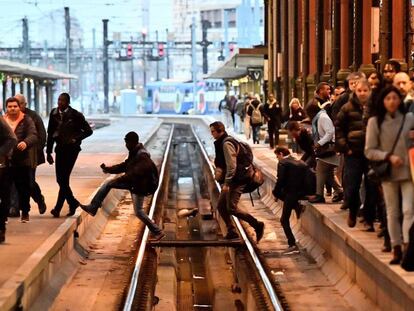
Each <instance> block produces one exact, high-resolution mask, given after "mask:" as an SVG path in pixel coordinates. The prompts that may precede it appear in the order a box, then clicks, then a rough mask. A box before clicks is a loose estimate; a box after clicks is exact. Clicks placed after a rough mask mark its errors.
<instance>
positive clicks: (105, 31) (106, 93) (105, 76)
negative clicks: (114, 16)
mask: <svg viewBox="0 0 414 311" xmlns="http://www.w3.org/2000/svg"><path fill="white" fill-rule="evenodd" d="M102 22H103V83H104V85H103V86H104V113H109V101H108V96H109V65H108V20H107V19H103V20H102Z"/></svg>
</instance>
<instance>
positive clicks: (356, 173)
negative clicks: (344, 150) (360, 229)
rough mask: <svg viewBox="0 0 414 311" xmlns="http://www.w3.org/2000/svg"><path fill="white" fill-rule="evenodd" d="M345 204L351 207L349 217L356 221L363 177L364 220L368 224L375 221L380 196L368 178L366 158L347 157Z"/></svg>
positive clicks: (345, 166)
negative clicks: (377, 201) (364, 193)
mask: <svg viewBox="0 0 414 311" xmlns="http://www.w3.org/2000/svg"><path fill="white" fill-rule="evenodd" d="M344 160H345V161H344V176H343V177H344V183H345V185H346V187H345V204H346V205H347V206H348V207H349V215H350V217H351V218H353V219H356V217H357V214H358V210H359V207H360V204H361V202H360V196H359V188H360V186H361V181H362V176H364V183H365V192H366V195H365V202H364V209H363V211H364V219H365V221H366V222H367V224H369V225H371V224H373V222H374V220H375V211H376V198H375V196H376V195H378V191H377V188H376V187H375V184H374V183H373V182H372V181H371V180H370V179H369V178H368V176H367V174H368V170H369V167H368V160H367V159H366V158H365V157H364V156H353V155H350V156H345V159H344Z"/></svg>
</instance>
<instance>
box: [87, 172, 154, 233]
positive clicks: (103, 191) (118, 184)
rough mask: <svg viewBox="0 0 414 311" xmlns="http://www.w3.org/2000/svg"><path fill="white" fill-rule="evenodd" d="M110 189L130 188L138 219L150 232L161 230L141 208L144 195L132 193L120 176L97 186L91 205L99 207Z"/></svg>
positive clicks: (128, 185)
mask: <svg viewBox="0 0 414 311" xmlns="http://www.w3.org/2000/svg"><path fill="white" fill-rule="evenodd" d="M111 189H124V190H130V193H131V197H132V203H133V205H134V212H135V215H136V216H137V217H138V219H139V220H141V221H142V222H143V223H144V224H145V225H146V226H147V227H148V229H149V230H150V231H151V232H152V233H155V234H157V233H159V232H161V229H160V228H159V227H158V226H157V225H156V224H155V223H154V222H153V221H152V220H151V219H150V218H149V217H148V215H147V214H146V213H145V211H144V209H143V208H142V205H143V203H144V198H145V196H143V195H139V194H136V193H132V192H131V185H130V184H129V183H126V182H124V181H122V180H120V178H115V179H112V180H110V181H107V182H106V183H104V184H103V185H102V186H101V187H100V188H99V190H98V192H96V194H95V196H94V197H93V199H92V202H91V206H92V207H94V208H99V207H101V206H102V202H103V200H104V199H105V197H106V196H107V195H108V193H109V191H111Z"/></svg>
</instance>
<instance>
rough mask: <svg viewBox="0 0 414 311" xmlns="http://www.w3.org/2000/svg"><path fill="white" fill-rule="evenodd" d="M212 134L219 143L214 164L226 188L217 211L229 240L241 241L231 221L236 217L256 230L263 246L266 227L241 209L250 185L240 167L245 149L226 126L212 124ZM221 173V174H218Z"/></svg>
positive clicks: (218, 176) (215, 145)
mask: <svg viewBox="0 0 414 311" xmlns="http://www.w3.org/2000/svg"><path fill="white" fill-rule="evenodd" d="M210 132H211V135H212V136H213V138H214V139H215V142H214V147H215V151H216V158H215V160H214V164H215V166H216V180H217V181H218V182H219V183H220V184H222V188H221V193H220V196H219V199H218V203H217V209H218V211H219V212H220V215H221V217H222V218H223V221H224V223H225V224H226V226H227V235H226V236H225V239H235V238H238V234H237V233H236V230H235V228H234V225H233V223H232V221H231V218H230V216H231V215H233V216H235V217H237V218H240V219H242V220H244V221H246V222H247V223H248V224H249V225H250V226H252V227H253V228H254V230H255V231H256V241H257V242H259V241H260V239H261V238H262V237H263V232H264V223H263V222H261V221H258V220H257V219H256V218H254V217H253V216H252V215H250V214H248V213H246V212H244V211H242V210H241V209H240V208H238V206H237V205H238V203H239V200H240V196H241V194H242V193H243V190H244V188H245V187H246V183H245V182H244V181H243V176H244V174H243V172H244V171H245V169H246V168H244V167H242V165H240V163H241V162H242V160H243V159H241V158H240V157H238V155H237V153H238V150H240V149H239V148H241V147H240V146H239V144H238V142H237V141H236V140H235V139H234V138H233V137H231V136H229V135H228V134H227V133H226V131H225V128H224V124H223V123H222V122H219V121H217V122H213V123H211V124H210ZM218 171H220V172H221V173H220V174H218V173H217V172H218Z"/></svg>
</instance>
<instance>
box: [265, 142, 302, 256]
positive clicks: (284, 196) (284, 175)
mask: <svg viewBox="0 0 414 311" xmlns="http://www.w3.org/2000/svg"><path fill="white" fill-rule="evenodd" d="M275 154H276V157H277V159H278V161H279V163H278V165H277V179H276V185H275V187H274V189H273V192H272V193H273V196H274V197H275V200H276V202H277V201H278V200H279V199H281V200H282V201H283V211H282V216H281V217H280V223H281V224H282V227H283V231H284V232H285V235H286V238H287V240H288V245H289V247H288V249H287V250H286V252H287V253H290V252H294V251H298V250H299V249H298V247H297V245H296V239H295V236H294V235H293V232H292V229H291V228H290V221H289V219H290V215H291V214H292V210H294V211H295V212H296V215H297V218H298V219H299V218H300V215H301V213H302V210H303V206H302V205H301V204H300V203H299V200H300V199H301V198H303V197H304V196H305V195H306V191H304V190H305V189H306V185H305V180H306V179H305V177H304V176H306V170H308V169H309V168H308V167H307V165H306V163H305V162H303V161H301V160H296V159H295V158H294V157H293V156H292V155H291V154H290V152H289V149H287V148H285V147H276V150H275ZM298 176H300V178H298Z"/></svg>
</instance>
